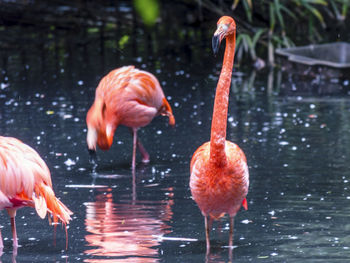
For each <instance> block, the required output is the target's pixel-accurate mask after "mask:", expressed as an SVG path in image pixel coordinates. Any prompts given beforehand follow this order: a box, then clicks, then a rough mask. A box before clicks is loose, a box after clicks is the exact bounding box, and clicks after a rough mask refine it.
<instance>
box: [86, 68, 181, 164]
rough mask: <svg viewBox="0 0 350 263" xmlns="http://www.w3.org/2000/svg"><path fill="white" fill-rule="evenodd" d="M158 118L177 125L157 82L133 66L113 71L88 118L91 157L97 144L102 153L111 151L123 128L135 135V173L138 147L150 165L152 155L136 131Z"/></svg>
mask: <svg viewBox="0 0 350 263" xmlns="http://www.w3.org/2000/svg"><path fill="white" fill-rule="evenodd" d="M157 115H166V116H168V117H169V124H170V125H171V126H174V125H175V118H174V116H173V112H172V109H171V107H170V105H169V103H168V101H167V100H166V98H165V97H164V93H163V90H162V88H161V86H160V84H159V82H158V80H157V78H156V77H155V76H154V75H152V74H151V73H149V72H146V71H143V70H139V69H136V68H135V67H134V66H125V67H121V68H117V69H115V70H112V71H111V72H110V73H108V74H107V75H106V76H105V77H104V78H103V79H102V80H101V81H100V83H99V85H98V87H97V89H96V94H95V101H94V103H93V105H92V106H91V108H90V109H89V111H88V113H87V116H86V123H87V126H88V132H87V144H88V148H89V151H90V153H91V152H95V151H96V144H97V145H98V146H99V147H100V148H101V149H102V150H108V149H109V148H110V147H111V145H112V142H113V136H114V132H115V130H116V129H117V127H118V126H119V125H124V126H127V127H129V128H131V130H132V132H133V157H132V169H133V170H134V169H135V163H136V146H137V147H138V149H139V151H140V153H141V155H142V161H143V162H146V163H147V162H149V154H148V153H147V151H146V150H145V148H144V147H143V145H142V144H141V142H140V140H139V139H138V138H137V130H138V129H139V128H140V127H144V126H146V125H148V124H149V123H150V122H151V121H152V119H153V118H154V117H155V116H157Z"/></svg>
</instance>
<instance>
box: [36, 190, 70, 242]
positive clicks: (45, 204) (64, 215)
mask: <svg viewBox="0 0 350 263" xmlns="http://www.w3.org/2000/svg"><path fill="white" fill-rule="evenodd" d="M33 200H34V204H35V209H36V211H37V213H38V215H39V216H40V217H41V218H45V216H46V214H47V212H49V214H51V216H52V221H53V223H54V224H55V225H56V224H57V223H58V222H59V221H60V222H61V223H62V225H63V226H64V228H65V232H66V247H68V235H67V224H69V221H70V220H71V219H72V218H71V217H70V216H71V215H72V214H73V212H72V211H70V210H69V209H68V208H67V207H66V206H65V205H64V204H63V203H62V202H61V201H60V200H59V199H57V197H56V196H55V194H54V192H53V190H52V188H51V187H49V186H47V185H45V184H44V183H42V184H40V185H36V186H35V190H34V193H33ZM49 221H50V222H51V219H50V217H49Z"/></svg>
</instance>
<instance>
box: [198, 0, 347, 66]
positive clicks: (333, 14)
mask: <svg viewBox="0 0 350 263" xmlns="http://www.w3.org/2000/svg"><path fill="white" fill-rule="evenodd" d="M202 1H203V2H205V3H206V6H215V5H218V4H217V3H218V2H219V3H220V1H218V0H202ZM209 3H211V4H209ZM225 3H226V6H225V4H221V10H219V11H218V10H215V11H216V13H218V14H220V15H222V14H223V13H226V14H227V13H228V11H229V10H230V9H231V10H232V11H233V16H234V17H235V18H236V19H237V20H238V21H239V22H240V23H239V25H240V26H239V34H238V37H237V57H238V59H242V58H243V56H244V55H248V56H250V58H251V59H253V60H255V59H256V58H257V55H256V50H257V48H258V46H259V45H264V46H265V47H266V50H267V52H268V54H267V57H268V60H269V63H270V64H273V63H274V61H273V53H274V50H275V49H276V48H277V47H290V46H293V45H294V41H296V38H295V36H296V34H295V31H297V30H298V26H300V25H305V26H304V28H305V29H307V32H306V33H307V35H306V36H305V38H304V39H303V40H304V41H308V42H318V41H322V38H323V34H322V33H321V32H322V31H323V30H324V29H325V28H327V27H328V26H329V25H331V24H332V23H333V24H334V23H335V22H336V23H337V22H338V23H339V22H340V23H341V22H343V23H345V22H344V21H345V20H346V18H347V13H348V9H349V6H350V1H349V0H328V1H326V0H259V1H257V0H256V1H252V0H232V1H231V5H229V4H228V3H230V1H225ZM304 31H305V30H304Z"/></svg>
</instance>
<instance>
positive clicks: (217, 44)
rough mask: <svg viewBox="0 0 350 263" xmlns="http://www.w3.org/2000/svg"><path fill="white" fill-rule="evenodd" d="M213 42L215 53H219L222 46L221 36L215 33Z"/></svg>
mask: <svg viewBox="0 0 350 263" xmlns="http://www.w3.org/2000/svg"><path fill="white" fill-rule="evenodd" d="M211 44H212V48H213V52H214V55H216V54H217V53H218V51H219V47H220V36H219V35H214V36H213V38H212V42H211Z"/></svg>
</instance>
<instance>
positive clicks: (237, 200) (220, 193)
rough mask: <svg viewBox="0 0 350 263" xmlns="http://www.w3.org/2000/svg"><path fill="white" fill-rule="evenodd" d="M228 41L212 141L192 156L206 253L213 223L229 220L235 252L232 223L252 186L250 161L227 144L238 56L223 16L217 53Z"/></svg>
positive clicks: (229, 25)
mask: <svg viewBox="0 0 350 263" xmlns="http://www.w3.org/2000/svg"><path fill="white" fill-rule="evenodd" d="M225 38H226V48H225V55H224V62H223V66H222V70H221V73H220V78H219V81H218V85H217V88H216V93H215V101H214V109H213V118H212V124H211V136H210V141H209V142H206V143H204V144H203V145H202V146H200V147H199V148H198V149H197V150H196V152H195V153H194V154H193V157H192V160H191V165H190V168H191V169H190V170H191V171H190V172H191V177H190V188H191V193H192V197H193V199H194V200H195V201H196V203H197V205H198V207H199V209H200V210H201V212H202V215H203V216H204V219H205V230H206V244H207V253H209V249H210V241H209V224H208V221H207V220H208V217H210V219H218V218H220V217H222V216H223V215H225V214H228V215H229V216H230V239H229V246H230V248H231V249H232V244H233V243H232V242H233V241H232V240H233V222H234V221H233V219H234V216H235V215H236V213H237V212H238V210H239V209H240V207H241V206H242V205H243V207H244V208H245V209H247V201H246V195H247V193H248V186H249V172H248V165H247V159H246V157H245V155H244V153H243V151H242V150H241V149H240V148H239V147H238V146H237V145H236V144H234V143H232V142H230V141H227V140H226V128H227V112H228V105H229V91H230V86H231V75H232V67H233V61H234V53H235V41H236V23H235V21H234V20H233V18H231V17H229V16H223V17H221V18H220V19H219V21H218V23H217V30H216V31H215V33H214V36H213V42H212V44H213V50H214V53H216V52H217V51H218V49H219V46H220V43H221V41H222V40H223V39H225Z"/></svg>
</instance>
